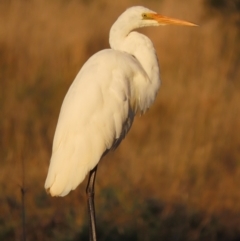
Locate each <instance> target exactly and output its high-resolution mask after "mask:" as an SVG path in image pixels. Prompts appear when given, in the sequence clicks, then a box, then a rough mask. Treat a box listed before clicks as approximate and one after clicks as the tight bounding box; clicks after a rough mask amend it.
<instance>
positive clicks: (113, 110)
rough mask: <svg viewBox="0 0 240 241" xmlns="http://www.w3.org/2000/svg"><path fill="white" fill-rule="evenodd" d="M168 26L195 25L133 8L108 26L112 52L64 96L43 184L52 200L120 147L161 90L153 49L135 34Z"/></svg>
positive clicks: (95, 59)
mask: <svg viewBox="0 0 240 241" xmlns="http://www.w3.org/2000/svg"><path fill="white" fill-rule="evenodd" d="M167 24H173V25H188V26H195V24H192V23H189V22H186V21H182V20H178V19H173V18H168V17H165V16H162V15H159V14H157V13H156V12H154V11H152V10H150V9H147V8H145V7H141V6H138V7H131V8H129V9H127V10H126V11H125V12H124V13H123V14H122V15H120V17H119V18H118V19H117V21H116V22H115V23H114V24H113V26H112V27H111V30H110V37H109V42H110V46H111V49H105V50H102V51H100V52H98V53H96V54H94V55H93V56H92V57H91V58H90V59H89V60H88V61H87V62H86V63H85V64H84V65H83V67H82V69H81V70H80V72H79V73H78V75H77V76H76V78H75V80H74V81H73V83H72V85H71V87H70V88H69V90H68V92H67V94H66V96H65V99H64V101H63V104H62V107H61V112H60V116H59V120H58V124H57V128H56V133H55V137H54V142H53V149H52V157H51V162H50V167H49V170H48V175H47V179H46V182H45V188H46V189H47V190H48V192H49V193H50V194H51V195H52V196H65V195H67V194H68V193H69V192H70V191H71V190H74V189H75V188H76V187H77V186H78V185H79V184H80V183H81V182H82V181H83V180H84V178H85V176H86V175H87V174H88V173H89V172H90V171H91V170H93V169H94V168H95V167H96V166H97V164H98V163H99V161H100V159H101V157H102V156H103V155H104V154H106V153H107V152H108V151H109V150H110V149H113V148H116V147H117V146H118V145H119V144H120V142H121V141H122V139H123V138H124V137H125V135H126V134H127V133H128V131H129V129H130V128H131V125H132V123H133V120H134V116H135V114H136V113H137V112H138V111H139V112H140V113H144V112H145V111H146V110H147V109H148V108H149V107H150V106H151V105H152V103H153V102H154V100H155V98H156V95H157V92H158V89H159V87H160V76H159V65H158V59H157V56H156V51H155V49H154V46H153V43H152V42H151V40H150V39H149V38H148V37H146V36H145V35H143V34H140V33H138V32H135V31H133V30H135V29H138V28H141V27H147V26H159V25H167ZM94 180H95V176H94ZM94 180H93V184H92V185H94Z"/></svg>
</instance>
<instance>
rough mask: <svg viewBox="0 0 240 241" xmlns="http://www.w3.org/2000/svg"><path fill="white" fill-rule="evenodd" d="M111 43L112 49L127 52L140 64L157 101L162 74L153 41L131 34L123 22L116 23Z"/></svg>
mask: <svg viewBox="0 0 240 241" xmlns="http://www.w3.org/2000/svg"><path fill="white" fill-rule="evenodd" d="M109 43H110V46H111V48H112V49H115V50H120V51H124V52H127V53H129V54H131V55H133V56H135V58H136V59H137V60H138V61H139V62H140V64H141V66H142V68H143V69H144V70H145V72H146V73H147V75H148V77H149V80H150V84H149V85H148V86H147V88H148V91H149V94H152V96H154V99H155V96H156V94H157V92H158V89H159V87H160V76H159V75H160V73H159V65H158V59H157V55H156V52H155V49H154V46H153V43H152V41H151V40H150V39H149V38H148V37H146V36H145V35H143V34H140V33H138V32H131V29H128V28H126V25H124V26H121V22H120V23H117V22H116V23H115V24H114V25H113V26H112V28H111V30H110V38H109Z"/></svg>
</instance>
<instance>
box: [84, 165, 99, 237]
mask: <svg viewBox="0 0 240 241" xmlns="http://www.w3.org/2000/svg"><path fill="white" fill-rule="evenodd" d="M96 174H97V166H96V167H94V168H93V169H92V170H91V171H90V173H89V178H88V184H87V188H86V193H87V199H88V212H89V225H90V226H89V235H90V241H97V234H96V217H95V206H94V183H95V178H96Z"/></svg>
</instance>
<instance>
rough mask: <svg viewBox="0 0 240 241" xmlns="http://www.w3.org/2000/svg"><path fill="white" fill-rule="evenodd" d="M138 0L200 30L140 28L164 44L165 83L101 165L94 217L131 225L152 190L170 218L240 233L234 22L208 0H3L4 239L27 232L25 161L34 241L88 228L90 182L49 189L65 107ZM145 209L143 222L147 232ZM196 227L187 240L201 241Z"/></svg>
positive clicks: (0, 181) (239, 75)
mask: <svg viewBox="0 0 240 241" xmlns="http://www.w3.org/2000/svg"><path fill="white" fill-rule="evenodd" d="M139 4H141V5H145V6H146V7H149V8H152V9H155V10H156V11H158V12H161V13H163V14H165V15H169V16H173V17H177V18H183V19H186V20H190V21H192V22H195V23H197V24H199V25H200V26H199V27H198V28H179V27H164V28H158V29H155V28H148V29H144V30H141V31H142V32H144V33H145V34H147V35H148V36H149V37H150V38H151V39H152V40H153V42H154V45H155V47H156V50H157V52H158V56H159V60H160V66H161V70H162V71H161V77H162V87H161V90H160V92H159V95H158V97H157V100H156V102H155V104H154V106H153V107H152V108H151V109H150V110H149V111H148V113H147V114H146V115H144V116H142V117H139V118H136V120H135V123H134V125H133V128H132V130H131V131H130V133H129V135H128V136H127V138H126V139H125V140H124V141H123V143H122V144H121V146H120V147H119V148H118V150H117V151H116V152H114V153H111V154H109V156H107V157H106V158H105V159H104V160H103V161H102V162H101V164H100V166H99V171H98V178H97V184H96V199H97V201H96V202H97V213H98V214H97V215H98V217H99V216H100V219H101V220H103V222H106V223H107V224H106V226H107V225H109V224H110V223H112V225H113V224H115V225H118V226H119V227H124V223H127V222H130V223H131V222H133V221H134V219H135V218H134V217H133V215H134V214H135V215H136V216H138V214H139V212H140V211H139V209H138V207H139V206H138V205H140V204H141V203H144V202H145V201H144V200H149V199H150V198H151V199H154V200H157V202H158V201H159V203H161V202H163V203H164V204H165V208H164V210H165V211H164V214H163V216H164V215H165V216H169V215H171V214H172V212H173V210H175V209H174V208H173V207H172V206H171V205H173V206H174V205H183V206H184V207H186V210H198V212H200V213H203V214H204V217H205V218H204V219H203V223H204V222H205V224H206V223H209V222H210V221H209V217H212V216H216V217H217V219H218V220H220V223H221V225H224V227H227V230H228V232H229V233H230V234H231V235H233V234H232V233H234V232H235V233H237V235H239V233H240V230H239V228H238V227H239V225H240V220H239V217H240V215H239V214H240V201H239V200H240V191H239V181H240V134H239V132H240V104H239V103H240V82H239V80H240V70H239V56H240V47H239V41H240V36H239V30H238V29H237V27H236V26H234V24H233V22H231V21H229V24H228V23H227V22H225V23H224V22H223V21H219V19H215V18H209V16H208V14H206V13H204V11H205V9H204V8H203V3H202V1H191V2H181V1H178V2H177V1H173V0H172V1H170V0H169V1H159V2H158V1H149V2H147V1H141V2H140V3H139V2H137V1H135V0H132V1H131V0H125V1H121V3H115V2H114V3H109V2H108V1H106V0H101V1H98V2H96V1H82V2H81V1H74V0H73V1H69V2H68V1H63V0H62V1H57V0H55V1H46V0H45V1H37V0H35V1H33V0H32V1H17V0H12V1H1V2H0V84H1V88H0V113H1V119H0V138H1V139H0V140H1V141H0V143H1V146H0V151H1V169H0V190H1V196H0V202H1V207H0V213H1V217H0V224H1V226H0V239H1V238H2V239H4V240H6V239H7V238H9V237H10V240H12V239H13V238H14V239H15V240H19V239H20V236H21V195H20V188H21V186H22V178H23V174H22V163H23V162H24V165H25V174H24V179H25V188H26V210H25V211H26V221H27V225H26V227H27V235H28V240H33V239H34V240H50V239H51V238H52V237H54V238H55V239H56V240H75V238H76V237H77V235H78V234H79V233H80V232H81V230H82V229H83V228H81V227H83V226H82V225H84V224H85V223H86V211H85V192H84V188H85V185H86V181H85V182H84V183H83V184H81V186H80V187H79V188H78V189H77V190H76V191H75V192H72V193H71V194H70V195H69V196H67V197H65V198H50V197H49V196H47V195H46V193H45V191H44V189H43V185H44V181H45V177H46V173H47V168H48V164H49V158H50V154H51V144H52V138H53V135H54V130H55V126H56V122H57V118H58V113H59V109H60V106H61V103H62V100H63V97H64V95H65V93H66V91H67V89H68V87H69V85H70V84H71V82H72V80H73V78H74V77H75V75H76V73H77V72H78V70H79V69H80V67H81V65H82V64H83V63H84V62H85V61H86V60H87V58H88V57H89V56H90V55H92V54H93V53H94V52H96V51H98V50H100V49H103V48H107V47H108V31H109V28H110V26H111V24H112V23H113V22H114V20H115V19H116V17H117V16H118V15H119V14H120V13H121V12H122V11H123V10H124V9H125V8H127V7H129V6H132V5H139ZM140 200H142V201H140ZM146 202H147V201H146ZM112 203H114V204H112ZM116 203H117V204H116ZM139 203H140V204H139ZM108 205H109V207H110V208H109V207H108ZM171 208H173V210H172V209H171ZM110 210H111V211H110ZM122 210H124V211H122ZM184 210H185V209H184ZM101 215H102V216H101ZM139 215H140V214H139ZM140 216H141V215H140ZM140 216H139V219H137V220H136V223H135V225H136V227H138V228H139V229H140V228H141V230H142V232H143V231H144V232H145V231H146V232H147V231H148V230H145V229H144V227H145V226H144V224H143V223H144V222H143V220H142V219H141V218H140ZM165 216H164V217H165ZM102 217H105V219H104V218H102ZM116 217H118V218H116ZM104 220H105V221H104ZM206 226H207V224H206ZM145 228H146V227H145ZM119 232H120V231H119ZM199 232H200V231H199V230H198V231H196V233H197V234H196V233H191V235H192V236H191V235H190V236H189V237H188V239H185V240H200V239H198V237H199V236H198V235H199ZM213 232H214V231H213ZM63 233H64V234H63ZM230 234H229V235H230ZM63 235H65V236H63ZM231 235H230V236H229V237H232V236H231ZM64 237H65V239H64ZM66 237H68V238H66ZM140 237H141V238H140V239H139V240H149V239H148V238H147V237H146V236H144V235H143V236H140ZM208 240H217V239H214V238H212V239H210V238H209V239H208Z"/></svg>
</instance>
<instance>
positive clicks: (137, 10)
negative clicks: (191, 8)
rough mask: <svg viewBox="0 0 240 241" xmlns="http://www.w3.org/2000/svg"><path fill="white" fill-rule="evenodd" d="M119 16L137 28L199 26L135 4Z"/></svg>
mask: <svg viewBox="0 0 240 241" xmlns="http://www.w3.org/2000/svg"><path fill="white" fill-rule="evenodd" d="M119 18H122V19H124V20H125V21H126V22H128V23H129V24H131V25H135V28H141V27H146V26H159V25H185V26H197V25H196V24H193V23H190V22H187V21H184V20H180V19H175V18H170V17H166V16H163V15H160V14H158V13H156V12H154V11H152V10H150V9H148V8H145V7H141V6H135V7H131V8H128V9H127V10H126V11H125V12H124V13H123V14H122V15H121V16H120V17H119Z"/></svg>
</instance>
